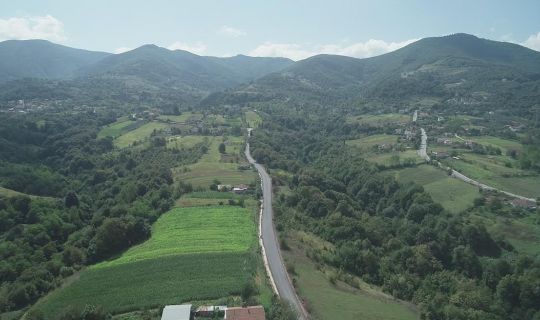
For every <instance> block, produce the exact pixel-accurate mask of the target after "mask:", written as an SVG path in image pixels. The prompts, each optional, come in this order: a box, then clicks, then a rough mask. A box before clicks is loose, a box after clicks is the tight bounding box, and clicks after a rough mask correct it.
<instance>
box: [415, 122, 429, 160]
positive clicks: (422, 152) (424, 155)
mask: <svg viewBox="0 0 540 320" xmlns="http://www.w3.org/2000/svg"><path fill="white" fill-rule="evenodd" d="M420 131H421V132H422V137H421V139H422V141H421V142H420V149H418V155H419V156H420V158H422V159H424V160H426V162H429V161H430V160H431V158H430V157H429V156H428V154H427V134H426V130H424V128H420Z"/></svg>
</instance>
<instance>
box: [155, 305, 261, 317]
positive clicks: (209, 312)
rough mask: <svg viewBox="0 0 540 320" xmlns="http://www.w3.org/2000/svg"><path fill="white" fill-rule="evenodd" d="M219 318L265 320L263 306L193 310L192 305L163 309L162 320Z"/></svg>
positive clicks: (211, 307)
mask: <svg viewBox="0 0 540 320" xmlns="http://www.w3.org/2000/svg"><path fill="white" fill-rule="evenodd" d="M214 317H217V318H218V319H225V320H265V319H266V315H265V313H264V308H263V306H252V307H227V306H201V307H198V308H196V309H195V310H193V308H192V305H191V304H182V305H169V306H166V307H165V308H164V309H163V313H162V314H161V320H196V319H200V318H203V319H208V318H214Z"/></svg>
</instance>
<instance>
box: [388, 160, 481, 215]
mask: <svg viewBox="0 0 540 320" xmlns="http://www.w3.org/2000/svg"><path fill="white" fill-rule="evenodd" d="M393 173H394V174H395V177H396V179H397V180H398V181H399V182H402V183H408V182H415V183H417V184H419V185H421V186H423V187H424V190H425V191H426V192H427V193H429V195H431V197H432V198H433V200H435V201H436V202H438V203H439V204H441V205H442V206H443V208H445V209H446V210H448V211H450V212H453V213H458V212H461V211H463V210H465V209H467V208H469V207H470V206H472V205H473V201H474V199H475V198H478V197H480V192H479V191H478V188H477V187H475V186H472V185H470V184H468V183H465V182H463V181H461V180H458V179H454V178H452V177H449V176H448V175H447V174H446V172H444V171H443V170H441V169H438V168H436V167H433V166H430V165H420V166H417V167H411V168H405V169H400V170H395V171H393Z"/></svg>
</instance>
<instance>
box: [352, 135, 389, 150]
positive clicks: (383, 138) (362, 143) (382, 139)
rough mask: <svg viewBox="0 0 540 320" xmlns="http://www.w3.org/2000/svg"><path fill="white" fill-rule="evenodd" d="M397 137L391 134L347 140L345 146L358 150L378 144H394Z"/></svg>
mask: <svg viewBox="0 0 540 320" xmlns="http://www.w3.org/2000/svg"><path fill="white" fill-rule="evenodd" d="M397 138H398V136H395V135H391V134H375V135H372V136H367V137H364V138H360V139H355V140H347V141H346V143H347V145H350V146H353V147H360V148H370V147H372V146H375V145H379V144H395V143H396V142H397Z"/></svg>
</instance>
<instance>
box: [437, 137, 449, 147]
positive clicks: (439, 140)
mask: <svg viewBox="0 0 540 320" xmlns="http://www.w3.org/2000/svg"><path fill="white" fill-rule="evenodd" d="M437 143H442V144H446V145H451V144H452V140H450V139H444V138H437Z"/></svg>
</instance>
